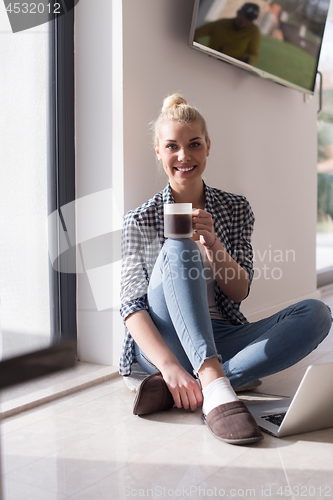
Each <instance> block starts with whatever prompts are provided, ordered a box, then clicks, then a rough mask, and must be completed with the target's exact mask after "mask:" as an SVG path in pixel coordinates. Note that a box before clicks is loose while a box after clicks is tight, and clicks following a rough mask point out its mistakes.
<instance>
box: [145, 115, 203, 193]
mask: <svg viewBox="0 0 333 500" xmlns="http://www.w3.org/2000/svg"><path fill="white" fill-rule="evenodd" d="M209 150H210V140H208V142H206V139H205V134H204V133H203V131H202V127H201V125H200V123H199V122H191V123H186V124H182V123H179V122H178V121H175V120H169V121H166V122H164V123H162V124H161V127H160V130H159V140H158V144H155V151H156V154H157V157H158V159H159V160H161V161H162V163H163V168H164V170H165V173H166V174H167V176H168V177H169V180H170V185H171V187H172V188H173V189H176V190H177V188H178V189H179V188H180V187H181V186H182V187H185V186H190V185H192V184H193V183H201V175H202V174H203V172H204V170H205V168H206V160H207V156H208V155H209Z"/></svg>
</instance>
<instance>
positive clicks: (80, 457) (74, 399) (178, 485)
mask: <svg viewBox="0 0 333 500" xmlns="http://www.w3.org/2000/svg"><path fill="white" fill-rule="evenodd" d="M323 300H324V301H325V302H327V303H329V304H330V305H331V306H333V295H327V296H324V297H323ZM328 361H332V362H333V332H331V334H330V336H329V337H328V338H327V339H326V340H325V342H324V343H323V344H322V345H321V346H320V347H319V348H318V349H317V350H316V351H315V352H314V353H312V354H311V355H310V356H309V357H308V358H307V359H306V360H303V361H302V362H301V363H299V364H298V365H296V366H295V367H293V368H291V369H288V370H286V371H284V372H282V373H280V374H277V375H274V376H271V377H267V379H265V380H264V383H263V385H262V386H261V387H260V391H258V392H260V393H270V394H283V395H293V394H294V392H295V389H296V387H297V385H298V383H299V381H300V379H301V377H302V375H303V373H304V371H305V368H306V366H307V365H308V364H310V363H311V362H320V363H322V362H328ZM253 396H255V395H254V394H253ZM133 398H134V395H133V393H132V392H130V391H129V390H128V389H127V388H126V387H125V386H124V383H123V381H122V380H120V379H119V378H115V379H112V380H110V381H107V382H104V383H101V384H99V385H97V386H95V387H92V388H89V389H86V390H84V391H81V392H79V393H77V394H73V395H69V396H66V397H63V398H62V399H58V400H56V401H54V402H53V403H48V404H45V405H43V406H41V407H40V408H36V409H32V410H29V411H26V412H24V413H22V414H20V415H16V416H13V417H10V418H6V419H5V420H4V421H3V422H2V424H1V432H2V436H1V447H2V453H1V454H2V473H3V476H2V482H3V491H4V498H5V499H6V500H22V499H24V500H25V499H29V500H30V499H32V500H51V499H52V500H55V499H57V500H64V499H71V500H98V499H103V500H104V499H105V500H109V499H110V500H111V499H112V500H113V499H115V500H121V499H124V498H134V497H139V498H150V499H151V498H153V499H159V498H168V499H170V498H177V499H186V498H192V499H200V498H223V497H225V498H237V499H238V498H270V499H272V498H273V499H279V500H281V499H283V498H289V499H292V498H294V499H295V498H298V497H302V498H315V499H321V498H330V497H333V429H328V430H323V431H317V432H312V433H307V434H301V435H297V436H292V437H288V438H284V439H276V438H273V437H271V436H269V435H267V434H265V438H264V440H263V441H261V442H260V443H257V444H256V445H253V446H248V447H247V446H245V447H237V446H231V445H227V444H224V443H222V442H220V441H218V440H216V439H215V438H214V437H213V436H212V435H211V434H210V433H209V431H208V429H207V428H206V427H205V425H204V424H202V421H201V413H200V411H197V412H196V413H186V412H185V411H181V410H177V409H172V410H171V411H170V412H166V413H160V414H155V415H151V416H149V417H146V418H139V417H135V416H133V415H132V404H133ZM291 493H292V494H291Z"/></svg>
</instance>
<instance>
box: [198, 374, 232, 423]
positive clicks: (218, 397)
mask: <svg viewBox="0 0 333 500" xmlns="http://www.w3.org/2000/svg"><path fill="white" fill-rule="evenodd" d="M202 393H203V397H204V401H203V405H202V411H203V413H204V414H205V415H207V414H208V413H209V412H210V411H212V410H214V408H216V407H217V406H220V405H222V404H225V403H231V402H232V401H238V397H237V396H236V393H235V392H234V390H233V388H232V387H231V385H230V382H229V379H228V378H227V377H221V378H218V379H216V380H214V381H213V382H211V383H210V384H208V385H207V386H206V387H205V388H204V389H203V390H202Z"/></svg>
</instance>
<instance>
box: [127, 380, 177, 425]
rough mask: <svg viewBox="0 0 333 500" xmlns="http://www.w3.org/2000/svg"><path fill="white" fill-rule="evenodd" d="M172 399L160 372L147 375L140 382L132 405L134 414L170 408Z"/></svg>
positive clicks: (172, 403)
mask: <svg viewBox="0 0 333 500" xmlns="http://www.w3.org/2000/svg"><path fill="white" fill-rule="evenodd" d="M173 405H174V400H173V397H172V394H171V392H170V391H169V389H168V386H167V385H166V383H165V382H164V380H163V377H162V374H161V373H160V372H156V373H153V374H152V375H148V377H146V378H145V379H144V380H143V381H142V382H141V384H140V386H139V388H138V390H137V393H136V396H135V399H134V406H133V414H134V415H139V416H140V415H149V414H150V413H156V412H158V411H165V410H170V409H171V408H172V407H173Z"/></svg>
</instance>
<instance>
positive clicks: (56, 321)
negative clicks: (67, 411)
mask: <svg viewBox="0 0 333 500" xmlns="http://www.w3.org/2000/svg"><path fill="white" fill-rule="evenodd" d="M0 22H1V33H0V37H1V38H0V43H1V45H2V50H1V52H0V53H1V67H2V71H1V77H0V78H1V80H0V85H1V95H2V96H5V99H3V100H2V109H1V113H0V115H1V148H0V149H1V158H0V164H1V183H0V239H1V247H0V272H1V275H0V276H1V278H0V279H1V333H2V343H3V356H2V358H3V359H7V358H9V359H10V358H12V357H14V356H18V355H22V354H24V353H30V352H31V351H33V352H36V351H38V350H40V349H43V348H48V346H49V345H50V344H53V343H55V342H58V341H59V340H63V339H71V342H70V344H71V347H70V350H71V352H73V344H74V343H75V340H76V275H75V272H71V273H68V272H60V271H65V269H68V267H69V266H68V260H69V259H70V260H71V271H72V270H73V253H71V252H67V253H66V255H64V256H63V258H62V261H61V263H60V268H59V266H58V267H56V266H54V262H51V259H50V255H49V235H48V232H47V220H48V215H50V214H52V213H54V212H55V211H58V213H59V217H58V220H59V221H60V224H61V227H57V228H56V229H57V233H56V234H55V235H53V237H55V241H56V246H57V247H59V245H60V243H61V242H60V239H59V234H60V231H62V233H65V234H66V232H67V228H66V227H65V226H64V220H63V218H62V217H61V211H60V208H61V207H62V206H63V205H66V204H68V203H69V202H71V201H72V200H73V199H74V194H75V155H74V42H73V39H74V37H73V34H74V10H73V6H72V10H69V11H68V12H66V14H65V15H63V16H61V17H59V18H57V19H55V20H54V21H52V22H49V23H44V24H41V25H38V26H36V27H33V28H30V29H23V31H19V32H15V33H13V32H12V30H11V26H10V23H9V20H8V18H7V16H6V10H5V8H4V5H3V4H2V6H1V8H0ZM65 47H66V50H65ZM72 244H73V241H72ZM73 246H75V242H74V245H73ZM67 254H68V255H67ZM74 259H75V252H74ZM74 269H75V260H74ZM46 351H47V349H46ZM46 351H44V352H46ZM58 352H59V350H58ZM50 368H51V366H50ZM53 368H56V367H55V365H53ZM49 371H53V370H51V369H50V370H49Z"/></svg>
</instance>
